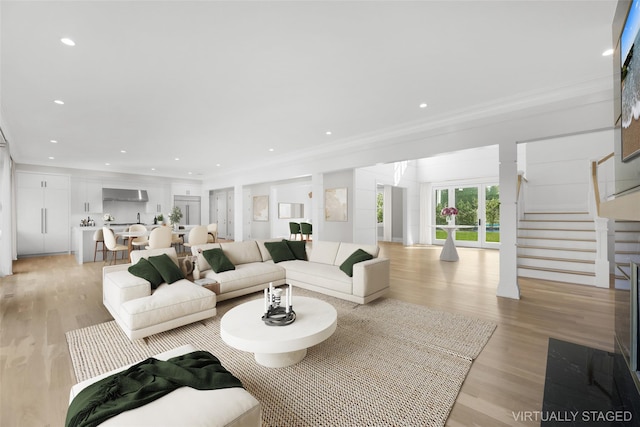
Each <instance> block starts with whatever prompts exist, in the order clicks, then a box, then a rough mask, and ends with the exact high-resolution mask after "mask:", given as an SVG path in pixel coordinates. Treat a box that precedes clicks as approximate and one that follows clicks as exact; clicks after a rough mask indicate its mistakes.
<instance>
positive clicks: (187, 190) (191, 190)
mask: <svg viewBox="0 0 640 427" xmlns="http://www.w3.org/2000/svg"><path fill="white" fill-rule="evenodd" d="M201 191H202V186H201V185H196V184H183V183H178V184H175V183H174V184H172V185H171V193H172V194H173V195H174V196H200V192H201Z"/></svg>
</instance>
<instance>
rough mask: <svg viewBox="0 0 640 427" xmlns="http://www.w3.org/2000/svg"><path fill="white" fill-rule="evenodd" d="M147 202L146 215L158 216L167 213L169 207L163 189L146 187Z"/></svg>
mask: <svg viewBox="0 0 640 427" xmlns="http://www.w3.org/2000/svg"><path fill="white" fill-rule="evenodd" d="M147 194H148V196H149V201H148V202H147V213H149V214H153V215H158V214H160V213H164V211H165V210H166V211H167V212H168V211H169V206H168V205H167V203H166V201H165V195H164V189H163V188H160V187H149V186H147Z"/></svg>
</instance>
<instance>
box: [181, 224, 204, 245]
mask: <svg viewBox="0 0 640 427" xmlns="http://www.w3.org/2000/svg"><path fill="white" fill-rule="evenodd" d="M208 236H209V233H208V232H207V226H206V225H198V226H196V227H193V228H192V229H191V230H189V238H188V240H187V242H185V243H184V245H185V246H186V247H188V248H190V247H191V246H195V245H204V244H205V243H207V237H208Z"/></svg>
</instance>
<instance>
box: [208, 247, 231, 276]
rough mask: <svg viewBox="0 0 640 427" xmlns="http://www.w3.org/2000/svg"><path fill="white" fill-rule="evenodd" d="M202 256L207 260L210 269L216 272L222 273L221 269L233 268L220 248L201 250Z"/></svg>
mask: <svg viewBox="0 0 640 427" xmlns="http://www.w3.org/2000/svg"><path fill="white" fill-rule="evenodd" d="M202 256H203V257H204V259H206V260H207V262H208V263H209V265H210V266H211V269H212V270H213V271H215V272H216V273H222V272H223V271H229V270H235V269H236V267H235V266H234V265H233V263H232V262H231V261H229V258H227V256H226V255H225V254H224V252H222V249H220V248H213V249H209V250H206V251H202Z"/></svg>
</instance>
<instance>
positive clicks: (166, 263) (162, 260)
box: [149, 254, 184, 284]
mask: <svg viewBox="0 0 640 427" xmlns="http://www.w3.org/2000/svg"><path fill="white" fill-rule="evenodd" d="M149 262H150V263H151V265H153V266H154V267H155V268H156V270H158V273H160V275H161V276H162V280H164V281H165V282H167V283H168V284H171V283H173V282H176V281H178V280H180V279H184V274H182V270H180V268H179V267H178V266H177V265H176V263H175V262H173V260H172V259H171V258H169V255H167V254H162V255H158V256H150V257H149Z"/></svg>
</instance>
